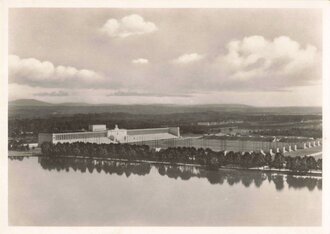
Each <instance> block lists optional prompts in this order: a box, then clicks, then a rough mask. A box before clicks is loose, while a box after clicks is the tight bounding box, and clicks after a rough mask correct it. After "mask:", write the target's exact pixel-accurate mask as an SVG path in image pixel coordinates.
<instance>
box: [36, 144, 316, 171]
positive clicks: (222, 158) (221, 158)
mask: <svg viewBox="0 0 330 234" xmlns="http://www.w3.org/2000/svg"><path fill="white" fill-rule="evenodd" d="M41 152H42V154H43V155H45V156H55V157H56V156H85V157H100V158H110V159H126V160H129V161H136V160H150V161H159V162H169V163H173V164H175V163H183V164H196V165H203V166H207V167H208V168H211V169H218V168H220V167H224V166H230V167H243V168H252V167H265V166H268V167H269V168H276V169H283V168H285V169H289V170H292V171H296V172H298V171H299V172H307V171H310V170H322V159H318V160H317V161H316V160H315V158H314V157H311V156H309V157H307V156H304V157H300V156H297V157H291V156H284V155H283V154H281V153H276V154H275V155H273V156H272V155H270V154H266V155H263V154H261V153H256V152H252V153H249V152H245V153H243V154H242V153H241V152H233V151H230V152H227V153H225V152H224V151H219V152H216V151H213V150H211V149H209V148H208V149H203V148H199V149H196V148H194V147H172V148H167V149H161V150H160V151H158V152H156V151H155V150H153V149H151V148H150V147H149V146H147V145H129V144H95V143H94V144H93V143H82V142H77V143H72V144H69V143H63V144H61V143H58V144H51V143H49V142H44V143H43V144H42V145H41Z"/></svg>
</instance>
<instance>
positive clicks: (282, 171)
mask: <svg viewBox="0 0 330 234" xmlns="http://www.w3.org/2000/svg"><path fill="white" fill-rule="evenodd" d="M13 154H20V155H13ZM8 157H37V158H42V157H45V158H71V159H72V158H76V159H92V160H103V161H118V162H131V163H149V164H161V165H173V166H191V167H199V168H205V169H208V168H207V167H206V166H204V165H200V164H190V163H171V162H160V161H151V160H128V159H119V158H102V157H86V156H55V157H48V156H43V155H42V154H41V153H36V152H31V151H8ZM216 170H239V171H250V172H265V173H266V172H267V173H280V174H285V175H297V176H317V177H322V171H321V172H315V171H314V172H307V173H302V172H294V171H290V170H288V169H272V168H269V169H265V168H263V169H261V168H242V167H230V166H224V167H219V168H218V169H215V171H216Z"/></svg>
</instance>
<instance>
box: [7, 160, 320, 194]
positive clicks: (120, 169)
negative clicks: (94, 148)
mask: <svg viewBox="0 0 330 234" xmlns="http://www.w3.org/2000/svg"><path fill="white" fill-rule="evenodd" d="M11 159H17V160H23V157H15V158H11ZM38 162H39V164H40V165H41V167H42V168H43V169H45V170H56V171H69V170H70V169H72V170H73V171H80V172H82V173H86V172H89V173H100V172H101V171H103V172H104V173H106V174H110V175H111V174H116V175H125V176H126V177H129V176H130V175H131V174H133V175H139V176H145V175H148V174H149V173H150V171H151V168H152V167H154V168H155V169H157V171H158V173H159V175H161V176H167V177H168V178H172V179H178V178H180V179H181V180H189V179H191V178H206V179H207V180H208V182H209V183H210V184H212V185H216V184H223V183H227V184H228V185H231V186H233V185H235V184H242V185H244V186H245V187H250V186H251V185H252V184H254V185H255V186H256V187H258V188H259V187H260V186H261V185H262V183H263V182H264V181H266V180H268V182H272V183H273V184H274V185H275V188H276V190H277V191H281V190H282V189H283V188H284V183H287V184H288V187H289V188H293V189H301V188H308V190H310V191H312V190H314V189H315V188H316V187H317V189H319V190H321V189H322V179H321V178H318V177H309V176H294V175H282V174H274V173H264V172H255V171H254V172H251V171H244V170H230V169H222V170H219V171H210V170H205V169H203V168H200V167H194V166H176V165H163V164H155V165H151V164H149V163H133V162H119V161H109V160H95V159H77V158H46V157H45V158H44V157H40V158H38Z"/></svg>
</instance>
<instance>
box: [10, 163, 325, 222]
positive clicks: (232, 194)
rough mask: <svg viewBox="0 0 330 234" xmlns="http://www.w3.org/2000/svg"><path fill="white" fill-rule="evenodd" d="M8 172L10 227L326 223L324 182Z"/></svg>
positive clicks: (136, 166)
mask: <svg viewBox="0 0 330 234" xmlns="http://www.w3.org/2000/svg"><path fill="white" fill-rule="evenodd" d="M8 167H9V168H8V170H9V181H8V192H9V198H8V202H9V204H8V206H9V207H8V208H9V224H10V225H26V226H29V225H34V226H68V225H69V226H278V225H279V226H316V225H321V213H322V212H321V209H322V179H321V178H317V177H306V176H305V177H304V176H292V175H282V174H274V173H273V174H271V173H262V172H252V171H238V170H229V169H225V170H220V171H209V170H205V169H203V168H198V167H192V166H164V165H159V164H158V165H150V164H146V163H123V162H114V161H97V160H86V159H65V158H37V157H31V158H28V157H24V158H22V157H17V158H14V159H13V158H11V159H9V165H8Z"/></svg>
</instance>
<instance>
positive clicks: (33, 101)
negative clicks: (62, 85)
mask: <svg viewBox="0 0 330 234" xmlns="http://www.w3.org/2000/svg"><path fill="white" fill-rule="evenodd" d="M8 104H9V105H14V106H52V105H53V104H52V103H48V102H43V101H39V100H36V99H17V100H14V101H10V102H9V103H8Z"/></svg>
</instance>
